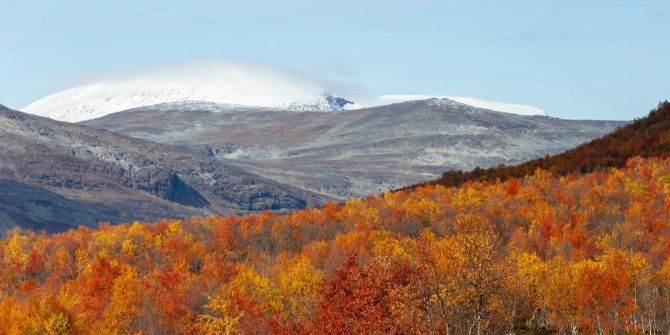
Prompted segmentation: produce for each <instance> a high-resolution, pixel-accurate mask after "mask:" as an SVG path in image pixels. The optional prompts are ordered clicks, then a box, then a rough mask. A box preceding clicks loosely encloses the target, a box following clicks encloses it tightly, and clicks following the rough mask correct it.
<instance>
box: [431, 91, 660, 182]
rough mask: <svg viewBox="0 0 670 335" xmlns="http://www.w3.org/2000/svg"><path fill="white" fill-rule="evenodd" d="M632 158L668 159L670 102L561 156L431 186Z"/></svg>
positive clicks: (449, 176)
mask: <svg viewBox="0 0 670 335" xmlns="http://www.w3.org/2000/svg"><path fill="white" fill-rule="evenodd" d="M634 156H641V157H660V158H666V157H670V103H669V102H667V101H665V102H661V103H659V105H658V107H657V108H656V109H655V110H652V111H651V112H650V113H649V115H648V116H646V117H644V118H641V119H638V120H635V121H634V122H632V123H630V124H628V125H625V126H623V127H621V128H620V129H617V130H616V131H614V132H613V133H611V134H608V135H606V136H604V137H602V138H598V139H595V140H593V141H590V142H589V143H585V144H583V145H580V146H578V147H576V148H574V149H571V150H568V151H566V152H564V153H561V154H557V155H553V156H548V157H544V158H540V159H535V160H532V161H529V162H526V163H523V164H520V165H516V166H500V167H492V168H488V169H476V170H473V171H469V172H462V171H447V172H445V173H444V174H443V175H442V176H441V177H440V178H439V179H438V180H436V181H435V182H434V183H437V184H442V185H445V186H455V185H459V184H461V183H464V182H466V181H495V180H496V179H501V180H505V179H509V178H519V177H523V176H526V175H530V174H533V173H534V172H535V170H537V169H543V170H548V171H551V172H553V173H555V174H559V175H565V174H568V173H571V172H582V173H583V172H589V171H594V170H597V169H602V168H609V167H622V166H624V165H625V164H626V161H627V160H628V159H629V158H631V157H634Z"/></svg>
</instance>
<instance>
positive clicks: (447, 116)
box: [84, 99, 624, 199]
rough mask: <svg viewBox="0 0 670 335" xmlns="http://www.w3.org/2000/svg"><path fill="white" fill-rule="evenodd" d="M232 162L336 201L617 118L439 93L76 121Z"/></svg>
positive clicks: (568, 139) (570, 139)
mask: <svg viewBox="0 0 670 335" xmlns="http://www.w3.org/2000/svg"><path fill="white" fill-rule="evenodd" d="M84 124H86V125H90V126H93V127H97V128H102V129H107V130H110V131H114V132H119V133H122V134H125V135H129V136H133V137H137V138H143V139H147V140H150V141H155V142H159V143H166V144H170V145H179V146H184V147H187V148H190V149H191V150H193V151H195V152H200V153H202V154H204V155H208V156H212V157H216V158H219V159H225V160H231V161H234V162H235V163H236V164H237V165H238V166H241V167H243V168H244V169H247V170H249V171H253V172H255V173H257V174H261V175H263V176H265V177H267V178H271V179H273V180H276V181H279V182H281V183H286V184H291V185H296V186H298V187H301V188H303V189H305V190H308V191H313V192H319V193H322V194H325V195H328V196H332V197H336V198H340V199H344V198H347V197H350V196H356V197H361V196H366V195H369V194H373V193H378V192H382V191H385V190H388V189H393V188H397V187H401V186H406V185H410V184H414V183H419V182H424V181H428V180H431V179H434V178H437V177H438V176H439V175H440V174H441V173H442V172H443V171H444V170H445V169H456V170H458V169H471V168H474V167H476V166H495V165H498V164H501V163H505V164H514V163H519V162H522V161H526V160H529V159H533V158H536V157H541V156H544V155H546V154H550V153H556V152H561V151H564V150H566V149H568V148H572V147H574V146H576V145H579V144H580V143H583V142H585V141H588V140H590V139H592V138H595V137H598V136H602V135H603V134H606V133H607V132H609V131H611V130H613V129H615V128H616V127H618V126H620V125H622V124H624V123H623V122H610V121H570V120H560V119H556V118H550V117H546V116H523V115H515V114H509V113H500V112H494V111H490V110H485V109H481V108H476V107H472V106H469V105H465V104H461V103H458V102H455V101H452V100H448V99H429V100H422V101H410V102H404V103H398V104H392V105H388V106H380V107H374V108H366V109H358V110H350V111H343V112H340V113H318V112H300V113H295V112H291V111H281V110H276V109H272V110H270V109H262V108H239V107H236V106H230V105H220V104H213V103H206V102H182V103H170V104H160V105H156V106H149V107H142V108H137V109H132V110H128V111H124V112H120V113H114V114H111V115H108V116H105V117H103V118H100V119H95V120H90V121H86V122H84Z"/></svg>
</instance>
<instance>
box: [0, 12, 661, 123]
mask: <svg viewBox="0 0 670 335" xmlns="http://www.w3.org/2000/svg"><path fill="white" fill-rule="evenodd" d="M669 17H670V1H665V0H658V1H652V0H648V1H645V0H640V1H629V0H626V1H620V0H591V1H576V0H575V1H571V0H560V1H559V0H556V1H550V0H526V1H502V0H495V1H494V0H491V1H474V0H471V1H465V0H462V1H447V0H442V1H423V0H413V1H404V0H385V1H382V0H379V1H364V0H357V1H349V0H339V1H331V0H319V1H313V0H310V1H307V0H304V1H298V0H290V1H277V0H275V1H256V0H246V1H205V0H191V1H168V0H162V1H141V0H134V1H129V0H115V1H90V0H88V1H83V0H60V1H54V0H0V103H2V104H5V105H8V106H10V107H14V108H19V107H22V106H24V105H26V104H28V103H29V102H32V101H33V100H36V99H38V98H40V97H42V96H44V95H47V94H49V93H53V92H55V91H58V90H61V89H64V88H67V87H70V86H72V85H73V84H75V83H78V82H80V81H82V80H84V79H85V78H90V77H94V76H96V75H99V74H106V73H110V72H111V73H113V72H115V71H122V70H126V69H129V68H142V67H144V66H150V65H156V64H162V63H170V62H181V61H189V60H199V59H217V58H223V59H237V60H245V61H255V62H262V63H270V64H275V65H281V66H285V67H289V68H293V69H297V70H301V71H304V72H308V73H312V74H314V75H317V76H321V77H325V78H328V79H331V80H335V81H340V82H349V83H352V84H355V85H357V86H360V87H364V88H365V89H367V90H369V91H370V92H373V93H375V94H434V95H458V96H472V97H478V98H482V99H490V100H498V101H503V102H510V103H518V104H529V105H535V106H538V107H541V108H543V109H544V110H545V111H546V112H548V113H549V114H550V115H552V116H557V117H566V118H577V119H585V118H593V119H632V118H634V117H640V116H643V115H645V114H646V113H647V111H648V110H649V109H651V108H652V107H654V106H655V105H656V104H657V103H658V101H660V100H663V99H670V81H668V78H670V20H669V19H668V18H669Z"/></svg>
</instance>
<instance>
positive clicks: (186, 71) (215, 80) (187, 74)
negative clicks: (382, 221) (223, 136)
mask: <svg viewBox="0 0 670 335" xmlns="http://www.w3.org/2000/svg"><path fill="white" fill-rule="evenodd" d="M325 86H326V85H322V84H321V83H319V82H315V81H313V80H310V79H308V78H305V77H302V76H300V75H299V74H296V73H292V72H290V71H288V70H284V69H279V68H274V67H269V66H258V65H251V64H247V63H240V62H216V63H205V64H197V65H185V66H180V67H175V68H170V69H154V70H151V71H147V72H145V73H134V74H128V75H125V76H121V77H117V78H113V79H109V80H103V81H100V82H96V83H92V84H87V85H83V86H78V87H73V88H70V89H67V90H64V91H61V92H57V93H54V94H52V95H49V96H47V97H44V98H42V99H40V100H37V101H35V102H33V103H31V104H30V105H28V106H26V107H24V108H22V109H21V110H22V111H24V112H26V113H30V114H35V115H40V116H45V117H49V118H52V119H55V120H60V121H68V122H78V121H82V120H89V119H94V118H98V117H101V116H104V115H107V114H110V113H114V112H118V111H122V110H126V109H130V108H136V107H141V106H148V105H154V104H158V103H165V102H178V101H189V100H201V101H211V102H215V103H226V104H236V105H245V106H262V107H270V108H282V109H286V110H298V111H300V110H313V111H340V110H343V109H345V108H349V107H351V106H353V105H354V103H353V102H351V101H349V100H347V99H344V98H341V97H338V96H335V95H332V94H331V93H330V90H329V89H328V88H326V87H325Z"/></svg>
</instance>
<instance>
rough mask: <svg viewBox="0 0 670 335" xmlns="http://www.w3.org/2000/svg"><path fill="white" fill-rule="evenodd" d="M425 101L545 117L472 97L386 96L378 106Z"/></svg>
mask: <svg viewBox="0 0 670 335" xmlns="http://www.w3.org/2000/svg"><path fill="white" fill-rule="evenodd" d="M427 99H449V100H453V101H456V102H460V103H462V104H466V105H470V106H473V107H479V108H484V109H489V110H492V111H497V112H504V113H512V114H519V115H547V113H545V112H544V110H542V109H540V108H538V107H535V106H528V105H517V104H510V103H505V102H499V101H491V100H482V99H478V98H472V97H459V96H446V95H442V96H434V95H424V94H388V95H382V96H380V97H379V102H378V103H379V104H382V105H384V104H390V103H397V102H405V101H413V100H427Z"/></svg>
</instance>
